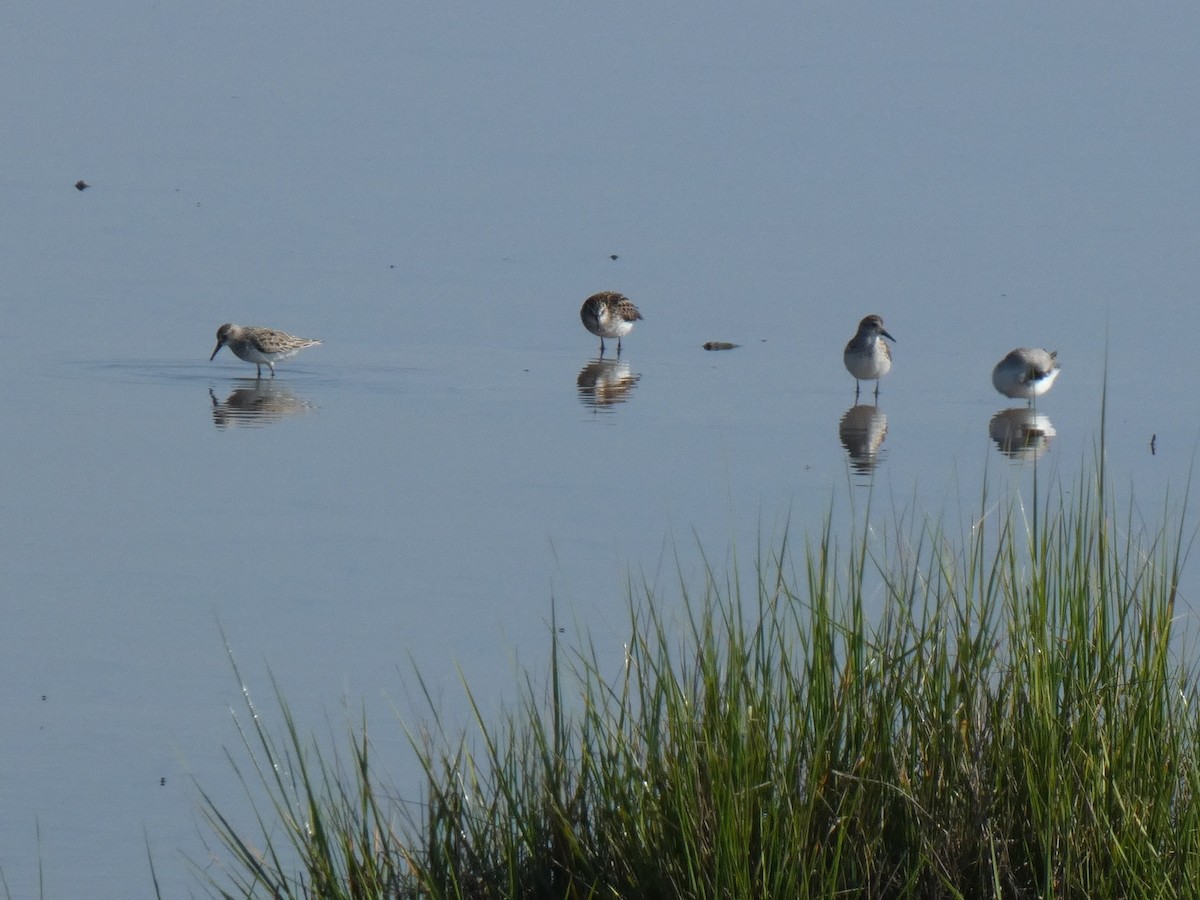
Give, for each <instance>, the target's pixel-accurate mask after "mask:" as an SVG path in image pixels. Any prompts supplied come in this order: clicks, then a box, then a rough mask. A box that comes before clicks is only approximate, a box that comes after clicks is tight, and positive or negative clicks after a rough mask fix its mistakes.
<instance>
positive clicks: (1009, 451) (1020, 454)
mask: <svg viewBox="0 0 1200 900" xmlns="http://www.w3.org/2000/svg"><path fill="white" fill-rule="evenodd" d="M1057 434H1058V432H1057V431H1055V430H1054V426H1053V425H1052V424H1051V423H1050V419H1049V417H1048V416H1044V415H1041V414H1039V413H1037V412H1035V411H1034V410H1032V409H1029V408H1022V407H1019V406H1018V407H1013V408H1008V409H1002V410H1000V412H998V413H996V414H995V415H994V416H992V419H991V421H990V422H988V435H989V436H990V437H991V439H992V440H993V441H995V442H996V446H997V447H998V448H999V450H1000V452H1001V453H1003V454H1004V455H1005V456H1008V457H1011V458H1012V459H1037V458H1038V457H1040V456H1042V454H1044V453H1045V452H1046V451H1047V450H1049V449H1050V439H1051V438H1052V437H1055V436H1056V435H1057Z"/></svg>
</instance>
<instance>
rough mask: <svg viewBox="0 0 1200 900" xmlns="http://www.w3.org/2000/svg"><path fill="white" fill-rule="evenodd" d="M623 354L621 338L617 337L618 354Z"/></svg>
mask: <svg viewBox="0 0 1200 900" xmlns="http://www.w3.org/2000/svg"><path fill="white" fill-rule="evenodd" d="M620 355H621V339H620V338H617V356H620Z"/></svg>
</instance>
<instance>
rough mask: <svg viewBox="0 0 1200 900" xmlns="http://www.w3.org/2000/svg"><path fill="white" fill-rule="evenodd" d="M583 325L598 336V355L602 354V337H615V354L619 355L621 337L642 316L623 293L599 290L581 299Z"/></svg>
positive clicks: (580, 316)
mask: <svg viewBox="0 0 1200 900" xmlns="http://www.w3.org/2000/svg"><path fill="white" fill-rule="evenodd" d="M579 318H580V319H582V320H583V327H584V328H586V329H587V330H588V331H590V332H591V333H592V334H594V335H596V336H597V337H598V338H600V355H601V356H603V355H604V339H605V338H616V339H617V356H620V355H621V338H623V337H624V336H625V335H627V334H629V332H630V331H632V330H633V323H634V322H636V321H638V320H639V319H641V318H642V314H641V313H640V312H639V311H638V308H637V307H636V306H634V305H633V301H631V300H630V299H629V298H628V297H626V296H625V295H624V294H618V293H617V292H616V291H601V292H600V293H598V294H592V296H590V297H588V298H587V299H586V300H584V301H583V308H582V309H580V310H579Z"/></svg>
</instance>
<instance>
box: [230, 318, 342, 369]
mask: <svg viewBox="0 0 1200 900" xmlns="http://www.w3.org/2000/svg"><path fill="white" fill-rule="evenodd" d="M319 343H321V342H320V341H314V340H310V339H309V338H302V337H296V336H295V335H294V334H288V333H287V332H285V331H275V330H274V329H271V328H255V327H254V326H253V325H234V324H233V323H231V322H230V323H226V324H224V325H222V326H221V327H220V328H218V329H217V347H216V349H215V350H213V352H212V356H210V357H209V358H208V360H209V362H212V360H213V358H214V357H216V355H217V353H218V352H219V351H220V349H221V348H222V347H226V346H227V347H229V349H230V350H232V351H233V355H234V356H236V357H237V358H238V359H244V360H245V361H246V362H252V363H254V365H255V366H257V367H258V377H259V378H261V377H262V367H263V366H264V365H265V366H266V367H267V368H268V369H270V370H271V377H272V378H274V377H275V363H277V362H279V361H280V360H281V359H287V358H288V357H289V356H295V355H296V354H297V353H299V352H300V351H301V350H303V349H305V348H306V347H315V346H316V345H317V344H319Z"/></svg>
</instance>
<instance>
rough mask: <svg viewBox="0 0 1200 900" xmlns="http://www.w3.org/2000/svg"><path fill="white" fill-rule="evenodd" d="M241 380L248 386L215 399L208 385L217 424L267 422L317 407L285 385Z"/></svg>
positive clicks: (219, 425) (228, 425) (221, 426)
mask: <svg viewBox="0 0 1200 900" xmlns="http://www.w3.org/2000/svg"><path fill="white" fill-rule="evenodd" d="M243 380H244V381H245V383H246V384H247V385H248V387H239V388H234V390H233V391H232V392H231V393H230V394H229V396H228V397H226V398H225V399H224V400H223V401H222V400H218V399H217V395H216V394H215V393H213V389H212V388H209V389H208V396H209V397H211V398H212V416H213V424H214V425H216V426H217V427H218V428H228V427H230V426H234V425H266V424H267V423H269V422H278V421H279V420H280V419H285V418H287V417H288V416H296V415H301V414H303V413H307V412H311V411H312V410H314V409H316V407H315V406H313V404H312V403H311V402H309V401H308V400H305V399H304V398H303V397H297V396H296V395H295V394H294V393H293V392H292V391H290V390H288V389H287V388H286V387H282V386H277V385H276V384H275V383H273V382H269V381H262V380H260V379H257V378H254V379H250V378H247V379H243Z"/></svg>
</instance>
